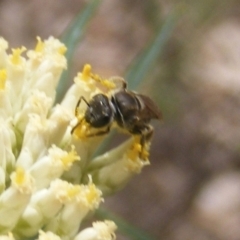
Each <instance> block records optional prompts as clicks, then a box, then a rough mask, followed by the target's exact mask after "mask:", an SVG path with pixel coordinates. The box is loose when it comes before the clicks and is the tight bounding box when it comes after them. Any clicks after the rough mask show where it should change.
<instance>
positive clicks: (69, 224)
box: [0, 37, 150, 240]
mask: <svg viewBox="0 0 240 240" xmlns="http://www.w3.org/2000/svg"><path fill="white" fill-rule="evenodd" d="M7 49H8V42H7V41H6V40H4V39H3V38H0V156H1V158H0V240H1V239H3V240H4V239H6V240H14V239H17V240H21V239H33V238H35V239H39V240H45V239H46V240H59V239H63V240H67V239H75V240H82V239H84V240H114V239H115V238H116V236H115V233H114V231H115V230H116V225H115V224H114V223H113V222H111V221H107V220H106V221H104V222H95V223H93V226H92V227H90V228H86V229H82V228H81V223H82V222H83V221H84V220H85V218H86V217H87V216H88V215H89V214H90V213H94V211H95V210H96V209H97V208H99V206H100V204H101V203H102V202H103V201H104V198H103V197H104V196H106V195H107V194H113V193H114V192H115V191H118V190H119V189H121V188H122V187H123V186H124V185H125V184H126V183H127V182H128V181H129V180H130V179H131V178H132V177H133V176H134V175H135V174H137V173H140V172H141V170H142V168H143V167H144V166H145V165H148V164H149V160H148V152H149V146H150V141H148V139H146V141H144V144H143V141H142V139H141V138H140V137H136V136H134V137H133V136H132V137H131V139H130V140H127V141H126V142H125V143H123V144H122V145H120V146H118V147H116V148H114V149H113V150H111V151H108V152H106V153H104V154H102V155H100V156H97V157H95V158H93V157H92V156H93V155H94V153H95V152H96V150H97V148H98V146H99V145H100V144H101V143H102V141H103V139H104V138H105V137H106V135H107V133H108V131H105V132H103V133H104V134H102V135H101V134H99V135H100V136H96V135H94V133H95V132H96V131H98V130H99V129H94V127H93V126H92V125H91V124H90V123H89V122H87V120H86V116H85V112H86V109H87V108H88V107H89V102H91V100H92V98H93V97H94V96H95V95H96V94H101V95H104V96H105V98H106V100H109V101H110V100H111V97H112V96H113V95H114V94H115V93H117V92H118V91H121V90H122V91H123V92H124V91H125V93H127V90H126V89H125V87H126V83H125V81H124V80H123V79H121V78H119V77H112V78H104V77H101V76H99V75H98V74H96V73H94V72H93V71H92V67H91V65H90V64H86V65H85V66H84V67H83V69H82V71H81V72H79V73H78V74H77V76H76V77H75V78H74V80H73V84H72V86H71V87H70V88H69V89H68V90H67V92H66V94H65V96H64V98H63V100H62V101H61V102H60V103H58V104H55V105H54V102H55V95H56V87H57V86H58V84H59V79H60V76H61V74H62V72H63V70H64V69H66V68H67V60H66V57H65V56H64V54H65V52H66V50H67V48H66V47H65V45H64V44H63V43H61V42H60V41H59V40H58V39H56V38H54V37H49V38H48V39H47V40H42V39H41V38H40V37H37V44H36V47H35V48H34V49H30V50H29V49H26V48H25V47H19V48H15V49H12V50H10V51H9V53H8V52H7ZM10 49H11V48H10ZM124 89H125V90H124ZM81 97H82V99H83V98H84V101H83V103H81V104H79V105H78V106H77V103H78V102H79V99H81ZM84 102H85V103H84ZM110 105H111V107H112V109H115V106H114V102H110ZM140 105H141V104H140ZM141 106H142V105H141ZM115 112H116V111H115ZM100 113H101V111H100ZM111 120H113V121H112V122H111V123H114V120H115V115H114V116H112V118H111ZM115 122H116V121H115ZM113 125H114V124H113ZM108 130H110V126H109V129H108ZM92 133H93V134H92ZM43 229H44V231H43Z"/></svg>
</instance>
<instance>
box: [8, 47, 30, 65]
mask: <svg viewBox="0 0 240 240" xmlns="http://www.w3.org/2000/svg"><path fill="white" fill-rule="evenodd" d="M25 50H26V48H25V47H21V48H16V49H12V55H11V58H10V59H11V61H12V63H13V64H14V65H19V64H20V63H21V54H22V53H23V52H24V51H25Z"/></svg>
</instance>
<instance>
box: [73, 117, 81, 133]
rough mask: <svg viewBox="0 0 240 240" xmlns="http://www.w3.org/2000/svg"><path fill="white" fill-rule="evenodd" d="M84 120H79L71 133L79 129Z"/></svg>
mask: <svg viewBox="0 0 240 240" xmlns="http://www.w3.org/2000/svg"><path fill="white" fill-rule="evenodd" d="M82 121H83V118H82V119H81V120H80V121H78V123H77V124H76V125H75V126H74V127H73V128H72V130H71V134H73V133H74V131H75V129H77V128H78V127H79V126H80V125H81V123H82Z"/></svg>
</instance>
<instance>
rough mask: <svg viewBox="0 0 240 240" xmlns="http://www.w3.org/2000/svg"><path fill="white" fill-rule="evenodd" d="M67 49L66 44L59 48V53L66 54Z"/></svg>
mask: <svg viewBox="0 0 240 240" xmlns="http://www.w3.org/2000/svg"><path fill="white" fill-rule="evenodd" d="M66 51H67V48H66V47H65V46H61V47H59V48H58V53H59V54H61V55H64V54H65V53H66Z"/></svg>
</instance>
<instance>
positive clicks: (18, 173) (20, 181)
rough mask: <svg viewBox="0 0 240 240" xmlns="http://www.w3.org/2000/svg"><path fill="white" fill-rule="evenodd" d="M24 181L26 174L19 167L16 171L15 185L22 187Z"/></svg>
mask: <svg viewBox="0 0 240 240" xmlns="http://www.w3.org/2000/svg"><path fill="white" fill-rule="evenodd" d="M24 180H25V172H24V170H23V168H20V167H19V168H17V170H16V176H15V183H16V184H17V185H21V184H23V182H24Z"/></svg>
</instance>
